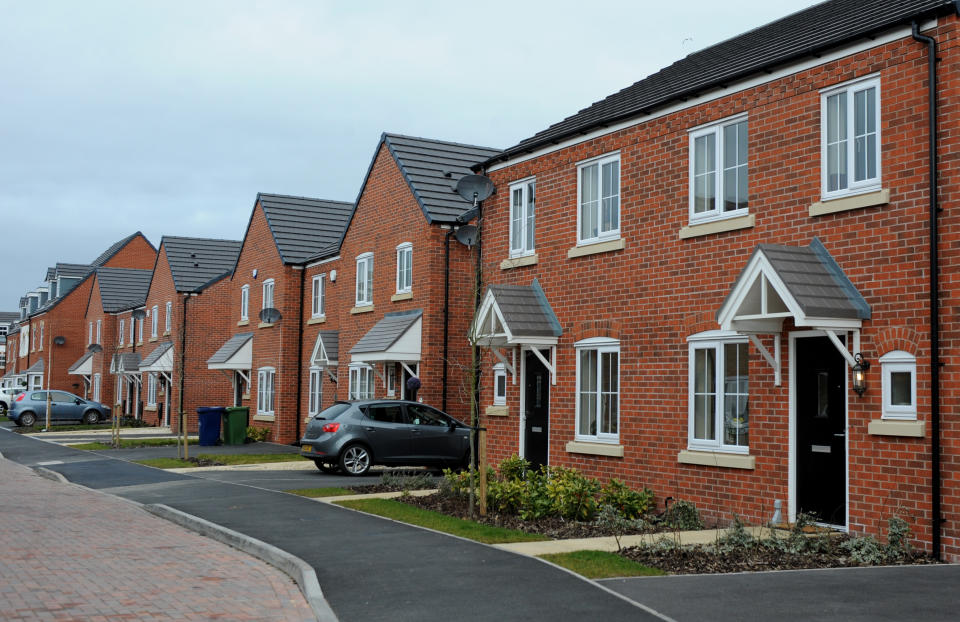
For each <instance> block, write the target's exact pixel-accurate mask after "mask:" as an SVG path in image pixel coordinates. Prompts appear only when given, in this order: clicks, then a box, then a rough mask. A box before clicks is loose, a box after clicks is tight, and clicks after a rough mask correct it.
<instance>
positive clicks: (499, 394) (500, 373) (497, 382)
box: [493, 363, 507, 406]
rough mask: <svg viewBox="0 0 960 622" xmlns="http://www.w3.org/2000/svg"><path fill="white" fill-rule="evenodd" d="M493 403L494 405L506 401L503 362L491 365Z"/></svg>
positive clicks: (504, 403) (505, 376)
mask: <svg viewBox="0 0 960 622" xmlns="http://www.w3.org/2000/svg"><path fill="white" fill-rule="evenodd" d="M493 403H494V405H495V406H504V405H506V403H507V370H506V369H505V368H504V366H503V363H497V364H496V365H494V366H493Z"/></svg>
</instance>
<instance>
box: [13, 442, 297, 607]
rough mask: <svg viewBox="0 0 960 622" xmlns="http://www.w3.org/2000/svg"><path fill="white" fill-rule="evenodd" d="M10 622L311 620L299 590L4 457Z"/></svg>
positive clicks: (257, 566)
mask: <svg viewBox="0 0 960 622" xmlns="http://www.w3.org/2000/svg"><path fill="white" fill-rule="evenodd" d="M0 578H2V579H0V581H2V584H0V617H2V619H4V620H11V621H12V620H56V621H60V620H78V621H79V620H83V621H84V622H88V621H95V620H231V621H233V620H236V621H241V620H258V621H259V620H263V621H287V620H297V621H304V620H314V619H315V618H314V616H313V614H312V611H311V610H310V607H309V605H308V604H307V603H306V601H305V600H304V598H303V596H302V594H301V593H300V591H299V589H298V588H297V586H296V584H295V583H294V582H293V581H292V580H291V579H290V578H289V577H288V576H287V575H285V574H283V573H282V572H280V571H279V570H277V569H276V568H273V567H272V566H269V565H268V564H265V563H263V562H261V561H259V560H257V559H254V558H252V557H250V556H248V555H246V554H244V553H241V552H240V551H237V550H235V549H233V548H230V547H228V546H226V545H223V544H220V543H219V542H216V541H213V540H210V539H208V538H204V537H202V536H200V535H197V534H195V533H192V532H189V531H186V530H184V529H181V528H180V527H177V526H176V525H173V524H172V523H169V522H167V521H165V520H163V519H160V518H157V517H155V516H153V515H151V514H148V513H147V512H145V511H144V510H142V509H141V508H139V507H137V506H136V505H134V504H132V503H130V502H127V501H124V500H122V499H118V498H116V497H112V496H109V495H106V494H102V493H98V492H95V491H91V490H87V489H84V488H81V487H79V486H74V485H71V484H62V483H60V482H54V481H51V480H48V479H45V478H43V477H40V476H39V475H37V474H36V473H34V472H33V471H32V470H30V469H28V468H26V467H23V466H20V465H18V464H16V463H13V462H10V461H8V460H3V459H0Z"/></svg>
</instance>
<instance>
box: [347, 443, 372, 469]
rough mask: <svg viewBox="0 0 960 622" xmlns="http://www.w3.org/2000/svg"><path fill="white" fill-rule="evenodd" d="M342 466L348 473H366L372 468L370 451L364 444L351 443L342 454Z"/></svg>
mask: <svg viewBox="0 0 960 622" xmlns="http://www.w3.org/2000/svg"><path fill="white" fill-rule="evenodd" d="M340 468H341V469H342V470H343V472H344V473H347V474H348V475H364V474H366V472H367V471H369V470H370V452H369V451H367V448H366V447H364V446H363V445H350V446H349V447H347V448H346V449H344V450H343V452H342V453H341V454H340Z"/></svg>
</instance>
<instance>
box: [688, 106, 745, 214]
mask: <svg viewBox="0 0 960 622" xmlns="http://www.w3.org/2000/svg"><path fill="white" fill-rule="evenodd" d="M741 124H743V127H744V131H745V132H746V137H745V139H746V143H747V145H746V150H747V152H746V154H745V157H746V160H745V161H744V162H740V160H739V150H737V155H738V157H737V161H736V163H734V165H733V166H727V165H728V164H729V163H728V162H726V161H725V159H724V158H725V154H726V149H725V147H726V130H727V128H729V127H732V126H737V127H739V126H740V125H741ZM709 137H712V138H713V154H712V155H713V164H714V165H713V168H712V170H711V171H709V172H707V173H706V174H712V175H713V177H714V179H713V184H712V185H713V199H714V206H713V209H711V210H706V211H703V212H700V213H697V211H696V208H697V205H696V186H697V184H698V183H699V182H700V179H699V177H701V176H702V175H701V176H698V175H697V172H696V165H697V156H698V147H697V145H698V141H700V140H702V139H705V138H709ZM736 140H737V146H739V141H740V135H739V132H738V134H737V136H736ZM749 142H750V127H749V123H748V119H747V115H746V114H739V115H736V116H733V117H728V118H726V119H722V120H720V121H717V122H716V123H711V124H709V125H705V126H701V127H697V128H694V129H691V130H690V132H689V149H690V154H689V155H690V164H689V179H688V190H689V194H690V196H689V210H690V213H689V218H690V223H691V224H697V223H704V222H712V221H715V220H723V219H726V218H736V217H738V216H746V215H747V214H748V213H749V195H750V166H749V161H750V151H749ZM732 169H736V173H737V175H738V179H739V172H740V170H741V169H742V171H743V175H744V176H745V177H746V179H747V188H746V192H747V196H745V197H743V200H744V201H745V202H746V203H747V207H741V208H737V209H732V210H726V211H725V210H724V196H725V193H726V189H727V184H726V172H727V171H728V170H732ZM738 198H739V197H738Z"/></svg>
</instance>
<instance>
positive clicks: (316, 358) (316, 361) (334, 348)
mask: <svg viewBox="0 0 960 622" xmlns="http://www.w3.org/2000/svg"><path fill="white" fill-rule="evenodd" d="M339 352H340V331H339V330H321V331H320V333H319V334H318V335H317V341H316V343H314V344H313V353H312V354H311V355H310V365H311V366H313V367H336V366H337V358H338V356H339Z"/></svg>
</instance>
